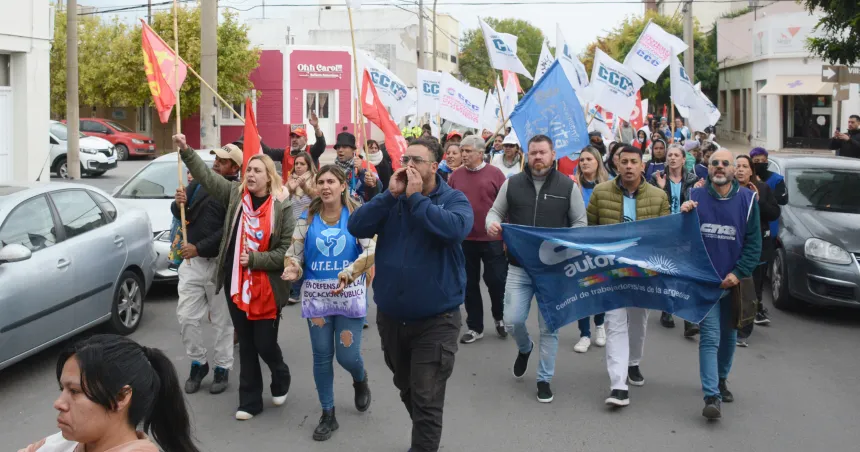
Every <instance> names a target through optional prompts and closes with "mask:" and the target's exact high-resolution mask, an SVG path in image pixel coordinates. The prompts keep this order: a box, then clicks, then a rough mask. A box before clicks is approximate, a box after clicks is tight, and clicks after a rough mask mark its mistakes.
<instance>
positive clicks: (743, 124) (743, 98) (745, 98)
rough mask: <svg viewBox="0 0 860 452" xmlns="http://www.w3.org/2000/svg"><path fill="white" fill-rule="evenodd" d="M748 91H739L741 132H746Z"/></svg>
mask: <svg viewBox="0 0 860 452" xmlns="http://www.w3.org/2000/svg"><path fill="white" fill-rule="evenodd" d="M748 91H749V90H746V89H744V90H741V130H743V131H744V132H746V131H747V102H749V94H748Z"/></svg>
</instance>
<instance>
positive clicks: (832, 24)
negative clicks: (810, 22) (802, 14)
mask: <svg viewBox="0 0 860 452" xmlns="http://www.w3.org/2000/svg"><path fill="white" fill-rule="evenodd" d="M803 6H804V7H805V8H806V9H807V10H808V11H809V12H810V13H815V12H823V13H824V16H823V17H822V18H821V20H819V21H818V25H816V29H817V30H821V31H823V32H824V33H823V35H822V36H819V37H810V38H809V40H808V41H807V48H808V49H809V50H810V51H811V52H812V53H814V54H816V55H818V56H820V57H821V58H822V59H823V60H826V61H828V62H830V63H831V64H845V65H851V64H854V63H856V62H857V61H858V60H860V3H857V1H856V0H854V1H851V0H848V1H834V0H803Z"/></svg>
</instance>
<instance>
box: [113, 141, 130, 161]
mask: <svg viewBox="0 0 860 452" xmlns="http://www.w3.org/2000/svg"><path fill="white" fill-rule="evenodd" d="M128 157H129V156H128V147H127V146H126V145H124V144H118V145H116V159H117V160H128Z"/></svg>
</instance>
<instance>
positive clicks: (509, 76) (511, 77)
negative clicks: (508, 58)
mask: <svg viewBox="0 0 860 452" xmlns="http://www.w3.org/2000/svg"><path fill="white" fill-rule="evenodd" d="M502 78H503V79H505V89H508V83H511V82H513V83H516V85H517V92H518V93H521V92H523V88H522V87H521V86H520V78H519V77H517V74H516V72H511V71H502Z"/></svg>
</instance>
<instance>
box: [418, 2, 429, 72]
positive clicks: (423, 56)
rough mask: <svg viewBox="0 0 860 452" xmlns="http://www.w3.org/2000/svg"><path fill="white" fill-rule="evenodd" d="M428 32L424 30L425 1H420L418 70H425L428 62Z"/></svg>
mask: <svg viewBox="0 0 860 452" xmlns="http://www.w3.org/2000/svg"><path fill="white" fill-rule="evenodd" d="M426 41H427V30H425V29H424V0H418V69H424V68H425V67H426V65H425V64H424V62H425V61H427V53H426V48H425V44H426Z"/></svg>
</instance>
